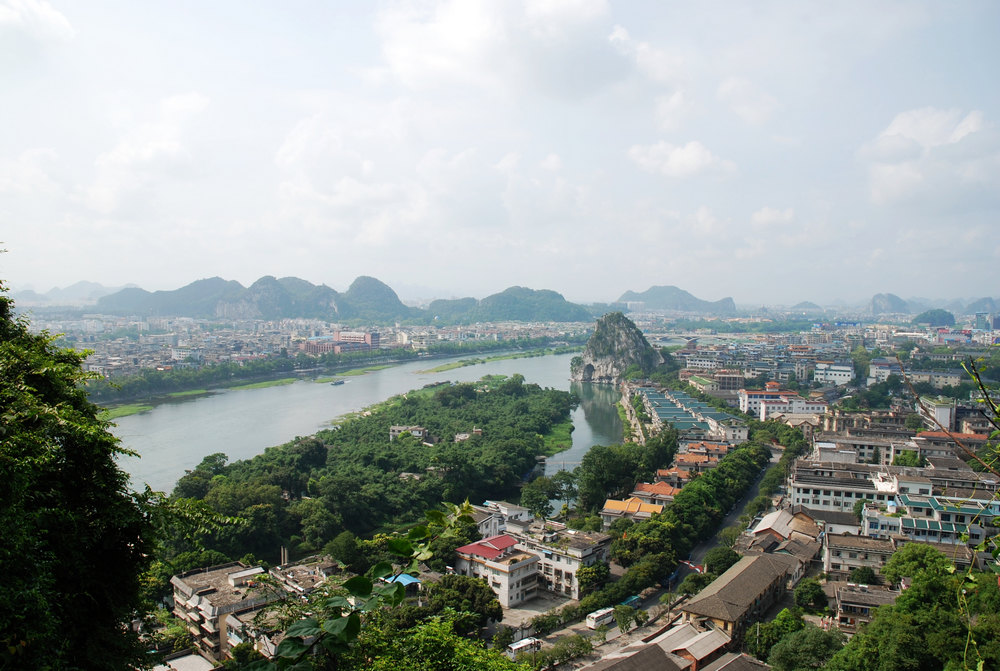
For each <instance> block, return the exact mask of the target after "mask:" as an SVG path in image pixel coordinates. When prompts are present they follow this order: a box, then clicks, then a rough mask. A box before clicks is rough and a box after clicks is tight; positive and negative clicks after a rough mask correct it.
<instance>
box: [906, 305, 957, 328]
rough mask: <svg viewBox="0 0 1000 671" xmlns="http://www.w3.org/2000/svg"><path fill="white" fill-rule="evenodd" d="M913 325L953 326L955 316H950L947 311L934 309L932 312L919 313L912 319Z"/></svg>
mask: <svg viewBox="0 0 1000 671" xmlns="http://www.w3.org/2000/svg"><path fill="white" fill-rule="evenodd" d="M913 323H914V324H927V325H928V326H954V325H955V315H953V314H951V313H950V312H948V311H947V310H942V309H941V308H935V309H933V310H927V311H926V312H921V313H920V314H919V315H917V316H916V317H914V318H913Z"/></svg>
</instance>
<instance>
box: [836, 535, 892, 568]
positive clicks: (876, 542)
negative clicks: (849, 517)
mask: <svg viewBox="0 0 1000 671" xmlns="http://www.w3.org/2000/svg"><path fill="white" fill-rule="evenodd" d="M895 551H896V543H895V542H893V541H892V540H883V539H880V538H870V537H868V536H857V535H854V534H824V535H823V571H824V572H825V573H827V574H828V575H829V576H830V577H831V578H833V579H846V578H847V577H848V576H849V575H850V573H851V571H853V570H854V569H856V568H861V567H863V566H867V567H868V568H870V569H872V570H873V571H875V573H876V574H881V572H882V567H883V566H885V563H886V562H887V561H889V557H891V556H892V554H893V553H894V552H895Z"/></svg>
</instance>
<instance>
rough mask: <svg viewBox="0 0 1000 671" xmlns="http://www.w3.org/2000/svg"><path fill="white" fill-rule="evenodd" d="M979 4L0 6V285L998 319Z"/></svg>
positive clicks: (21, 1)
mask: <svg viewBox="0 0 1000 671" xmlns="http://www.w3.org/2000/svg"><path fill="white" fill-rule="evenodd" d="M998 29H1000V3H997V2H994V1H992V0H983V1H980V2H969V1H964V0H956V1H954V2H947V3H944V2H920V1H918V0H901V1H899V2H893V1H882V0H864V1H858V2H852V1H845V2H836V3H813V2H807V3H804V2H792V1H782V2H771V1H767V0H761V1H755V2H725V1H722V0H719V1H713V2H694V1H691V2H680V1H672V2H666V1H664V0H655V1H639V0H636V1H633V2H615V3H611V2H603V1H601V0H524V1H523V2H517V1H513V0H511V1H502V0H493V1H487V2H480V1H478V0H453V1H445V2H384V3H375V2H371V3H369V2H346V1H318V0H317V1H312V0H289V1H287V2H259V1H247V0H240V1H236V0H211V1H208V2H206V1H204V0H174V1H172V2H135V1H134V0H121V1H115V0H88V1H87V2H77V1H73V2H69V1H65V2H64V1H61V0H59V1H56V0H53V1H51V2H46V1H44V0H0V101H2V102H0V247H2V248H3V249H5V250H6V253H4V254H0V280H2V281H3V282H5V283H6V284H8V285H9V286H10V287H12V288H14V289H28V288H31V289H35V290H37V291H47V290H49V289H51V288H53V287H66V286H69V285H71V284H73V283H75V282H78V281H82V280H86V281H93V282H100V283H101V284H104V285H106V286H121V285H125V284H135V285H138V286H141V287H143V288H145V289H147V290H151V291H152V290H160V289H163V290H169V289H176V288H179V287H181V286H184V285H186V284H188V283H190V282H192V281H195V280H198V279H202V278H207V277H214V276H220V277H223V278H225V279H227V280H237V281H239V282H241V283H242V284H244V285H245V286H249V284H251V283H252V282H253V281H254V280H256V279H258V278H259V277H261V276H265V275H274V276H276V277H284V276H295V277H301V278H302V279H305V280H308V281H310V282H313V283H315V284H321V283H322V284H326V285H328V286H330V287H333V288H334V289H337V290H338V291H344V290H346V289H347V287H348V286H349V285H350V283H351V282H352V281H353V280H354V278H356V277H357V276H359V275H370V276H373V277H377V278H379V279H380V280H382V281H383V282H385V283H387V284H388V285H389V286H391V287H392V288H394V289H395V290H396V291H397V293H398V294H399V295H400V296H401V297H402V298H404V299H417V298H451V297H463V296H474V297H477V298H482V297H485V296H487V295H489V294H492V293H496V292H498V291H502V290H503V289H505V288H507V287H510V286H515V285H517V286H526V287H530V288H533V289H552V290H555V291H558V292H560V293H562V294H563V295H564V296H566V298H567V299H569V300H572V301H576V302H594V301H602V302H603V301H612V300H615V299H617V298H618V297H619V296H621V294H622V293H624V292H625V291H627V290H635V291H643V290H645V289H647V288H649V287H651V286H655V285H675V286H679V287H681V288H683V289H686V290H688V291H690V292H691V293H693V294H695V295H696V296H698V297H699V298H703V299H706V300H718V299H720V298H724V297H727V296H731V297H733V298H734V300H735V301H736V302H737V303H738V304H769V305H774V304H785V305H792V304H795V303H797V302H800V301H806V300H808V301H814V302H817V303H829V302H833V301H837V300H844V301H867V300H868V299H870V298H871V296H872V295H873V294H875V293H880V292H890V293H894V294H897V295H899V296H902V297H904V298H912V297H925V298H932V299H935V298H959V297H967V298H973V297H980V296H990V295H998V294H1000V291H998V290H997V279H998V277H1000V274H998V272H997V268H998V267H1000V236H998V235H997V234H998V225H1000V218H998V214H1000V133H998V123H1000V85H998V84H1000V79H998V74H997V65H998V64H1000V40H998V39H996V34H997V30H998Z"/></svg>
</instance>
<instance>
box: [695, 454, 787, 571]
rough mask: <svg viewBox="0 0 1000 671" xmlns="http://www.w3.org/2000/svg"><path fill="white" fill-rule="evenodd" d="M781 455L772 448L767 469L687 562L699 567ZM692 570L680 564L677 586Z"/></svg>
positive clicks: (696, 547)
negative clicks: (720, 534) (713, 533)
mask: <svg viewBox="0 0 1000 671" xmlns="http://www.w3.org/2000/svg"><path fill="white" fill-rule="evenodd" d="M781 455H782V450H781V449H777V446H775V448H772V450H771V461H770V464H769V465H768V467H767V468H765V469H764V470H763V471H761V472H760V475H759V476H758V477H757V480H756V481H755V482H754V483H753V486H751V487H750V489H749V490H747V493H746V494H745V495H744V496H743V498H742V499H740V500H739V501H737V503H736V505H735V506H733V509H732V510H730V511H729V513H727V514H726V516H725V517H724V518H723V519H722V523H721V524H720V525H719V529H718V531H716V533H715V535H714V536H712V537H711V538H709V539H708V540H706V541H702V542H701V543H699V544H698V545H696V546H694V549H693V550H691V557H690V558H689V560H688V561H690V562H691V563H692V564H699V565H700V564H701V563H702V560H703V559H704V558H705V555H706V554H707V553H708V551H709V550H711V549H712V548H714V547H716V546H717V545H718V544H719V532H721V531H722V530H723V529H725V528H726V527H729V526H732V525H734V524H736V522H737V521H738V520H739V519H740V515H742V514H743V509H744V508H746V505H747V504H748V503H750V502H751V501H753V500H754V499H755V498H757V495H758V494H760V481H761V480H763V479H764V474H765V473H767V472H768V471H769V470H771V469H772V468H774V467H775V466H776V465H777V464H778V460H779V459H781ZM693 570H694V569H691V568H689V567H688V566H686V565H684V564H681V565H680V573H679V575H678V578H677V581H678V584H679V583H680V581H681V580H684V576H686V575H687V574H688V573H691V571H693Z"/></svg>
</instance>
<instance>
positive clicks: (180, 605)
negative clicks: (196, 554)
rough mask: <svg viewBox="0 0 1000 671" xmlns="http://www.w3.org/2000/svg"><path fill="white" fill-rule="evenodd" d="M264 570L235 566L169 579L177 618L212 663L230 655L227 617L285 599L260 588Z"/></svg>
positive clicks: (218, 567)
mask: <svg viewBox="0 0 1000 671" xmlns="http://www.w3.org/2000/svg"><path fill="white" fill-rule="evenodd" d="M263 574H264V569H263V568H261V567H260V566H256V567H251V566H247V565H246V564H243V563H242V562H232V563H230V564H222V565H219V566H212V567H209V568H204V569H195V570H193V571H187V572H186V573H181V574H179V575H175V576H173V577H172V578H171V579H170V584H171V585H173V587H174V609H173V612H174V615H176V616H177V618H178V619H180V620H182V621H183V622H184V624H185V625H186V626H187V628H188V631H189V632H190V633H191V637H192V639H193V640H194V643H195V646H196V647H197V648H198V651H199V652H200V653H201V654H202V655H203V656H205V657H207V658H208V659H210V660H212V661H216V662H218V661H222V660H223V659H225V658H226V656H227V655H228V650H229V637H228V634H227V631H226V626H227V625H226V623H227V618H226V616H227V615H229V614H235V613H244V612H249V611H254V610H258V609H260V608H262V607H263V606H264V605H266V604H267V603H269V602H271V601H274V600H277V599H280V598H283V596H282V595H281V594H280V593H276V592H275V590H273V589H270V588H264V587H263V586H262V585H261V584H260V578H261V577H262V576H263Z"/></svg>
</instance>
